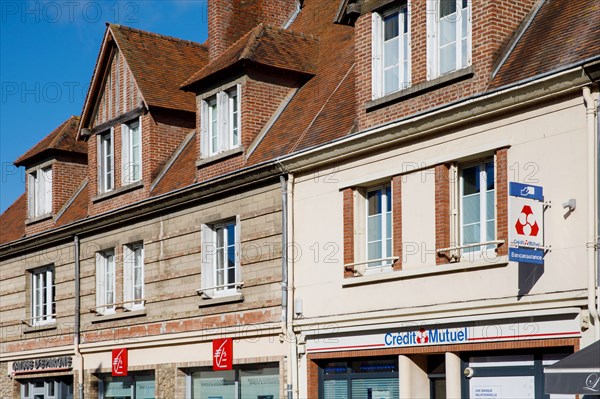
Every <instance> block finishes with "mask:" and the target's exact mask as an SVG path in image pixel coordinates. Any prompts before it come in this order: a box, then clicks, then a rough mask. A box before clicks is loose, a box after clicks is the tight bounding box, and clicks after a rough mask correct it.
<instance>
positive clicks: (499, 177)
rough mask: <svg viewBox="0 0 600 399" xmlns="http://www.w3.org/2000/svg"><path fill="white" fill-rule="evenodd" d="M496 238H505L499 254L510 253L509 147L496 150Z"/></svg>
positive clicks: (499, 248)
mask: <svg viewBox="0 0 600 399" xmlns="http://www.w3.org/2000/svg"><path fill="white" fill-rule="evenodd" d="M495 187H496V201H497V203H496V239H497V240H504V245H500V246H499V247H498V256H504V255H508V149H507V148H502V149H500V150H498V151H496V186H495Z"/></svg>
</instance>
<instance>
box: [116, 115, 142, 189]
mask: <svg viewBox="0 0 600 399" xmlns="http://www.w3.org/2000/svg"><path fill="white" fill-rule="evenodd" d="M121 133H122V140H123V141H122V143H123V144H122V146H123V147H122V150H123V151H122V159H121V165H122V171H121V178H122V183H123V185H126V184H131V183H135V182H137V181H140V179H141V178H142V135H141V125H140V119H139V118H138V119H136V120H134V121H132V122H129V123H126V124H123V125H122V126H121Z"/></svg>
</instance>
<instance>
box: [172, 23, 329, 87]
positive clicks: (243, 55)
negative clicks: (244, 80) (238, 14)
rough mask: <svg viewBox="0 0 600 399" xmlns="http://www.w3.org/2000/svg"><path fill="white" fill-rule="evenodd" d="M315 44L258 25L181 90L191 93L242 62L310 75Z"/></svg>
mask: <svg viewBox="0 0 600 399" xmlns="http://www.w3.org/2000/svg"><path fill="white" fill-rule="evenodd" d="M318 50H319V48H318V40H315V39H314V38H312V37H306V36H304V35H303V34H298V33H295V32H293V31H291V30H286V29H278V28H273V27H271V26H266V25H263V24H259V25H257V26H256V27H255V28H254V29H252V30H250V31H249V32H248V33H246V34H245V35H244V36H242V37H241V38H240V39H239V40H238V41H237V42H235V43H234V44H233V45H232V46H231V47H230V48H229V49H227V50H226V51H225V52H224V53H223V54H221V55H220V56H219V57H218V58H217V59H215V60H213V61H212V62H211V63H209V64H208V65H207V66H205V67H204V68H202V69H201V70H199V71H198V72H196V73H195V74H194V75H192V76H191V77H190V78H189V79H187V80H186V81H185V82H184V83H183V84H182V85H181V87H182V88H183V89H188V90H189V89H191V88H192V87H193V86H195V85H197V84H198V83H200V82H201V81H203V80H205V79H207V78H209V77H211V76H213V75H214V74H216V73H218V72H222V71H224V70H226V69H227V68H229V67H232V66H234V65H236V64H238V63H241V62H252V63H255V64H260V65H265V66H269V67H273V68H278V69H283V70H286V71H291V72H298V73H304V74H309V75H310V74H313V73H314V72H315V66H316V65H315V62H316V59H317V52H318Z"/></svg>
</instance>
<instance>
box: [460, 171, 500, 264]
mask: <svg viewBox="0 0 600 399" xmlns="http://www.w3.org/2000/svg"><path fill="white" fill-rule="evenodd" d="M460 176H461V179H460V184H461V187H460V199H461V210H460V215H461V216H460V221H461V241H462V242H461V245H462V246H467V247H465V248H464V249H463V253H471V252H477V251H481V250H482V247H480V246H469V245H471V244H477V243H480V242H486V241H493V240H494V239H495V237H496V191H495V184H494V162H493V161H492V160H489V161H484V162H481V163H477V164H472V165H468V166H465V167H463V168H462V169H461V175H460ZM488 247H490V246H485V247H484V248H483V249H487V248H488ZM491 247H494V246H491Z"/></svg>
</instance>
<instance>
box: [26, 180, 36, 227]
mask: <svg viewBox="0 0 600 399" xmlns="http://www.w3.org/2000/svg"><path fill="white" fill-rule="evenodd" d="M34 173H37V172H33V173H29V174H28V175H27V209H28V210H29V217H30V218H32V217H35V192H36V187H35V176H34Z"/></svg>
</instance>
